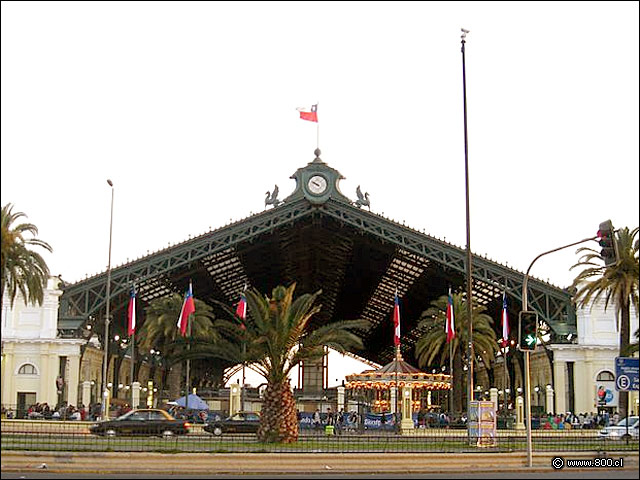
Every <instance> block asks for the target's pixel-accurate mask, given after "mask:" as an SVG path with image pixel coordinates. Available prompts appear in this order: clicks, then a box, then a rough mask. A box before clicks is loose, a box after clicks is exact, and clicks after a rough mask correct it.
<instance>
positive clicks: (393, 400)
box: [390, 387, 398, 413]
mask: <svg viewBox="0 0 640 480" xmlns="http://www.w3.org/2000/svg"><path fill="white" fill-rule="evenodd" d="M397 403H398V402H397V400H396V388H395V387H391V401H390V408H391V413H396V405H397Z"/></svg>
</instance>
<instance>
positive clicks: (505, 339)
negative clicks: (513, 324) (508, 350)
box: [502, 292, 509, 348]
mask: <svg viewBox="0 0 640 480" xmlns="http://www.w3.org/2000/svg"><path fill="white" fill-rule="evenodd" d="M507 345H509V315H508V314H507V292H502V348H505V347H506V346H507Z"/></svg>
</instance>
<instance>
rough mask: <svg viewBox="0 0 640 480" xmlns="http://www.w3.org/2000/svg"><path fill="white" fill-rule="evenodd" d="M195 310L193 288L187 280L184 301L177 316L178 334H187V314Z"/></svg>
mask: <svg viewBox="0 0 640 480" xmlns="http://www.w3.org/2000/svg"><path fill="white" fill-rule="evenodd" d="M195 311H196V305H195V303H194V301H193V289H192V287H191V282H189V290H187V293H186V294H185V296H184V303H183V304H182V310H180V317H178V328H179V329H180V334H181V335H182V336H183V337H184V336H185V335H186V334H187V324H188V323H189V315H191V314H192V313H193V312H195Z"/></svg>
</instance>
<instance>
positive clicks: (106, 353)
mask: <svg viewBox="0 0 640 480" xmlns="http://www.w3.org/2000/svg"><path fill="white" fill-rule="evenodd" d="M107 183H108V184H109V187H111V216H110V218H109V263H107V292H106V303H107V313H106V316H105V320H104V359H103V362H102V416H103V418H105V419H107V418H109V411H108V408H107V404H108V400H109V391H108V386H107V369H108V368H109V322H110V321H111V320H110V314H111V312H110V311H109V307H110V305H109V300H110V298H109V297H110V296H111V239H112V234H113V191H114V189H113V182H112V181H111V180H109V179H107Z"/></svg>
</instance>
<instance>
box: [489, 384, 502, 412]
mask: <svg viewBox="0 0 640 480" xmlns="http://www.w3.org/2000/svg"><path fill="white" fill-rule="evenodd" d="M489 398H490V400H491V401H492V402H493V407H494V408H495V409H496V412H497V411H498V409H499V408H500V405H498V389H497V388H496V387H491V388H490V389H489Z"/></svg>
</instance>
